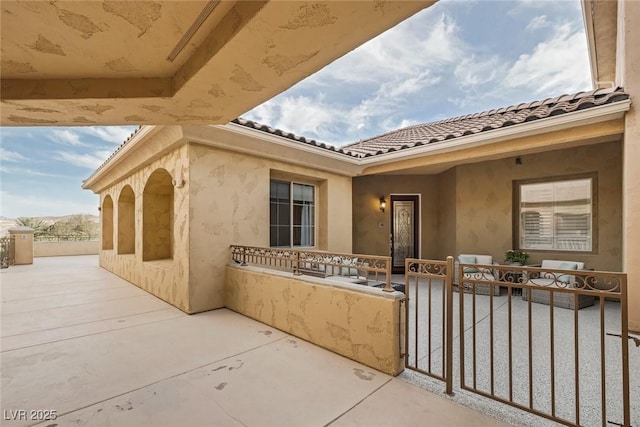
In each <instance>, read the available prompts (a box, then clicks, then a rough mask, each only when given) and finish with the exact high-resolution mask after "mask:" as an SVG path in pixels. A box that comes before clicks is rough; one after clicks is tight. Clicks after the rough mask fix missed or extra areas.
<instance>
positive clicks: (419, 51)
mask: <svg viewBox="0 0 640 427" xmlns="http://www.w3.org/2000/svg"><path fill="white" fill-rule="evenodd" d="M425 29H428V32H426V31H425ZM458 31H459V29H458V27H457V26H456V24H455V21H454V20H453V19H452V18H450V17H448V16H447V15H446V14H444V13H442V14H441V15H440V16H439V17H437V18H436V19H434V18H433V16H432V15H430V14H427V10H425V11H422V12H420V13H419V14H417V15H416V16H415V17H414V18H412V19H411V20H408V21H405V22H403V23H400V24H399V25H398V26H396V27H394V28H393V29H392V30H390V31H387V32H386V33H384V34H382V35H380V36H378V37H377V38H375V39H372V40H370V41H369V42H367V43H365V44H364V45H362V46H360V47H359V48H357V49H355V50H354V51H352V52H351V53H349V54H348V55H346V56H344V57H342V58H340V59H338V60H337V61H335V62H334V63H332V64H331V65H330V66H328V67H326V68H324V69H323V70H321V71H320V72H318V73H317V74H316V75H314V76H312V77H311V78H310V79H311V80H315V81H314V83H316V84H321V85H325V86H327V85H332V84H335V82H341V83H354V84H359V85H362V84H379V82H381V81H385V82H402V81H405V80H406V79H407V78H415V77H416V76H419V75H423V76H427V75H433V73H432V71H433V70H436V69H438V68H439V67H441V66H442V65H443V64H447V63H453V62H455V61H456V60H457V59H458V58H459V57H460V56H461V55H462V51H463V47H464V46H463V44H462V42H461V41H460V39H459V37H458V36H457V33H458ZM425 33H426V34H425Z"/></svg>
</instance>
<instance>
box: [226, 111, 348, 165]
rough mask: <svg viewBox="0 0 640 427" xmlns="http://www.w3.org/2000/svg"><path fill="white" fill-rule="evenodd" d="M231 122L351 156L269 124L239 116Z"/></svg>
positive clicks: (340, 149)
mask: <svg viewBox="0 0 640 427" xmlns="http://www.w3.org/2000/svg"><path fill="white" fill-rule="evenodd" d="M231 123H235V124H237V125H241V126H245V127H248V128H252V129H256V130H259V131H262V132H266V133H270V134H272V135H277V136H281V137H283V138H287V139H291V140H293V141H296V142H302V143H303V144H308V145H311V146H314V147H318V148H323V149H325V150H329V151H335V152H336V153H341V154H345V155H347V156H352V154H350V153H347V152H345V151H343V150H342V148H336V147H334V146H333V145H329V144H325V143H324V142H318V141H316V140H313V139H308V138H305V137H304V136H298V135H294V134H293V133H291V132H286V131H283V130H280V129H274V128H272V127H270V126H266V125H263V124H260V123H258V122H254V121H253V120H247V119H243V118H240V117H239V118H237V119H234V120H232V121H231Z"/></svg>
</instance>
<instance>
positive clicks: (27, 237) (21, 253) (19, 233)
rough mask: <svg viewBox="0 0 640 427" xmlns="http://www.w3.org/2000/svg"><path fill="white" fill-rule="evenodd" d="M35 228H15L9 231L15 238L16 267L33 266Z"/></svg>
mask: <svg viewBox="0 0 640 427" xmlns="http://www.w3.org/2000/svg"><path fill="white" fill-rule="evenodd" d="M33 233H34V230H33V228H30V227H15V228H12V229H10V230H9V234H10V235H12V236H14V238H15V241H16V246H15V265H25V264H33Z"/></svg>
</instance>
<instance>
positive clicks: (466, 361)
mask: <svg viewBox="0 0 640 427" xmlns="http://www.w3.org/2000/svg"><path fill="white" fill-rule="evenodd" d="M457 277H458V281H459V283H457V285H458V289H459V290H461V291H464V293H463V292H460V294H459V316H460V317H459V324H460V381H461V388H463V389H465V390H468V391H472V392H474V393H477V394H480V395H482V396H485V397H488V398H491V399H494V400H497V401H500V402H503V403H506V404H508V405H511V406H514V407H517V408H520V409H523V410H525V411H528V412H531V413H534V414H536V415H539V416H542V417H544V418H548V419H551V420H553V421H556V422H559V423H561V424H565V425H576V426H577V425H585V424H586V425H592V423H593V422H594V421H596V422H597V424H601V425H603V426H604V425H608V424H613V425H624V426H629V425H630V404H629V360H628V358H629V344H628V340H629V331H628V312H627V290H626V289H627V276H626V274H623V273H612V272H602V271H588V270H560V269H551V268H540V267H519V266H511V265H509V266H496V265H478V264H463V263H460V264H459V265H457ZM505 294H506V298H505ZM582 308H587V310H584V313H585V314H582V313H581V309H582ZM594 311H596V313H597V316H593V314H596V313H594ZM587 312H589V313H590V314H592V315H591V316H589V317H588V316H587V315H586V313H587ZM595 318H597V320H595ZM611 336H613V337H616V338H610V337H611ZM618 339H620V341H618ZM598 413H599V414H600V418H599V419H598V420H594V414H596V416H597V414H598ZM585 414H589V417H588V419H586V418H587V417H586V416H585Z"/></svg>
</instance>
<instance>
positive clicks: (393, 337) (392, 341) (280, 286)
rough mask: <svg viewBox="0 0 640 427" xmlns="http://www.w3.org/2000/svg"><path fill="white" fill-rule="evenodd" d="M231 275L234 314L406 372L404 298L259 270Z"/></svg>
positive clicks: (228, 300)
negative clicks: (402, 351)
mask: <svg viewBox="0 0 640 427" xmlns="http://www.w3.org/2000/svg"><path fill="white" fill-rule="evenodd" d="M226 270H227V271H226V276H227V288H226V305H227V307H228V308H230V309H231V310H234V311H237V312H239V313H241V314H243V315H245V316H249V317H251V318H253V319H256V320H258V321H260V322H262V323H266V324H268V325H271V326H273V327H275V328H278V329H280V330H282V331H285V332H287V333H290V334H292V335H295V336H297V337H300V338H302V339H305V340H307V341H310V342H312V343H314V344H316V345H319V346H321V347H324V348H327V349H329V350H331V351H334V352H336V353H338V354H341V355H343V356H346V357H348V358H350V359H353V360H356V361H358V362H360V363H363V364H365V365H367V366H370V367H372V368H374V369H378V370H380V371H382V372H386V373H388V374H391V375H397V374H398V373H399V372H400V371H401V370H402V368H403V361H402V359H401V357H400V341H399V340H400V338H401V337H400V331H401V329H400V322H401V316H400V314H401V311H400V310H401V307H400V304H401V303H400V299H401V298H402V295H401V294H399V293H393V294H385V293H384V292H383V291H381V290H378V289H375V290H374V289H371V288H367V289H366V290H370V291H377V292H375V293H363V292H358V291H355V290H350V289H345V288H342V287H338V286H329V285H328V284H326V283H325V284H322V283H320V282H321V281H322V279H314V278H300V277H296V276H293V275H291V274H290V273H282V272H275V271H265V270H261V269H258V268H254V267H235V266H227V267H226ZM351 286H362V285H351Z"/></svg>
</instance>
